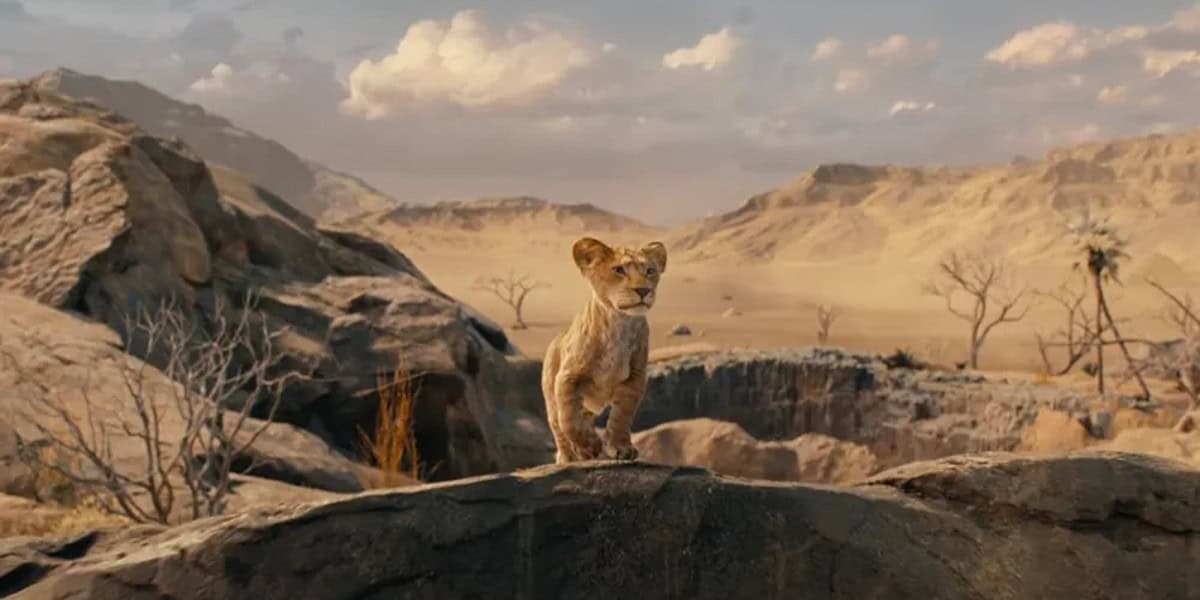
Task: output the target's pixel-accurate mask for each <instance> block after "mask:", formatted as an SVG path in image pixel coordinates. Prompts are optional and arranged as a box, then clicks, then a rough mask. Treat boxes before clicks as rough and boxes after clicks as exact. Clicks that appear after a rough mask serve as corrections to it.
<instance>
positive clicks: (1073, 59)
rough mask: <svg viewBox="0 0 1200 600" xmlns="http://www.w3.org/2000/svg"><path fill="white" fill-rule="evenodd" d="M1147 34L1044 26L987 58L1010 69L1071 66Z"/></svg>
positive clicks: (1129, 29) (1059, 23)
mask: <svg viewBox="0 0 1200 600" xmlns="http://www.w3.org/2000/svg"><path fill="white" fill-rule="evenodd" d="M1149 33H1150V31H1149V29H1148V28H1146V27H1121V28H1117V29H1112V30H1102V29H1094V28H1084V27H1080V26H1079V25H1076V24H1074V23H1071V22H1069V21H1057V22H1054V23H1043V24H1041V25H1038V26H1036V27H1033V28H1031V29H1026V30H1025V31H1021V32H1018V33H1017V34H1016V35H1014V36H1012V37H1011V38H1009V39H1008V41H1006V42H1004V44H1002V45H1000V47H998V48H996V49H994V50H992V51H991V52H988V54H987V59H988V60H989V61H991V62H993V63H996V64H999V65H1004V66H1006V67H1009V68H1012V69H1016V68H1022V67H1047V66H1053V65H1064V64H1072V63H1078V62H1081V61H1083V60H1085V59H1087V58H1088V57H1090V56H1092V55H1093V54H1094V53H1096V52H1098V51H1100V50H1103V49H1106V48H1110V47H1113V46H1116V45H1119V44H1121V43H1123V42H1129V41H1134V40H1141V39H1144V38H1146V36H1147V35H1149Z"/></svg>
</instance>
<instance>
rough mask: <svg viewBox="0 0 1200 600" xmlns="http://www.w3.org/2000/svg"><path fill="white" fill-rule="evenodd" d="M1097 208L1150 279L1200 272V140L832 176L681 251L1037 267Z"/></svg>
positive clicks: (684, 255)
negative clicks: (989, 251) (973, 258)
mask: <svg viewBox="0 0 1200 600" xmlns="http://www.w3.org/2000/svg"><path fill="white" fill-rule="evenodd" d="M1089 206H1090V207H1092V208H1093V209H1094V210H1095V211H1098V212H1100V213H1103V214H1105V215H1107V216H1109V217H1111V219H1112V221H1113V222H1114V223H1115V224H1116V225H1118V226H1119V227H1121V228H1122V230H1123V232H1124V233H1125V234H1126V235H1128V236H1130V237H1131V238H1132V240H1131V244H1132V249H1133V250H1134V258H1135V260H1136V259H1141V260H1143V261H1145V262H1146V264H1145V265H1144V268H1145V269H1147V270H1149V271H1154V272H1166V271H1171V270H1173V269H1174V268H1175V266H1177V265H1178V264H1183V265H1186V266H1187V267H1188V269H1189V270H1194V267H1191V264H1192V262H1193V261H1194V257H1195V252H1196V249H1197V248H1198V247H1200V242H1198V241H1197V240H1198V239H1200V238H1198V237H1197V235H1198V234H1197V233H1196V232H1197V231H1200V131H1194V132H1188V133H1182V134H1178V135H1170V136H1165V135H1153V136H1147V137H1140V138H1134V139H1125V140H1118V141H1113V142H1107V143H1097V144H1087V145H1081V146H1076V147H1071V148H1063V149H1058V150H1053V151H1051V152H1049V153H1048V154H1047V155H1046V157H1045V158H1044V159H1042V160H1040V161H1013V162H1012V163H1011V164H1008V165H1003V166H994V167H978V168H905V167H892V166H862V165H854V164H830V165H824V166H820V167H818V168H816V169H815V170H813V171H812V172H810V173H807V174H805V175H804V176H803V177H801V178H800V179H798V180H796V181H794V182H792V183H790V184H788V185H785V186H783V187H781V188H779V189H777V190H774V191H771V192H768V193H764V194H760V195H757V196H754V197H752V198H750V199H749V200H747V201H746V202H745V203H744V204H743V205H742V206H741V207H739V208H737V209H736V210H734V211H731V212H729V213H726V214H723V215H719V216H715V217H711V218H708V219H704V220H701V221H698V222H695V223H692V224H690V225H688V226H685V227H684V228H682V229H681V230H679V231H677V232H675V233H674V234H673V235H672V237H671V243H670V245H671V247H672V249H673V251H674V252H675V255H676V256H677V257H678V258H679V259H680V260H691V261H707V260H714V259H729V260H734V261H739V262H751V263H763V262H772V261H784V262H797V263H804V262H807V263H823V262H837V261H851V262H870V263H878V262H884V263H886V262H895V261H928V260H930V259H933V258H936V257H937V256H938V255H940V254H941V253H944V252H946V251H947V250H950V249H952V248H955V247H963V246H980V245H987V246H991V247H995V248H999V249H1002V250H1003V251H1004V252H1005V253H1006V254H1007V255H1008V256H1010V257H1012V258H1013V259H1014V260H1016V261H1018V262H1029V261H1034V260H1044V259H1046V258H1047V257H1053V256H1062V255H1063V254H1064V253H1065V252H1068V251H1069V245H1068V244H1066V243H1065V241H1066V240H1065V239H1064V235H1063V224H1064V223H1065V222H1066V221H1068V220H1069V219H1071V218H1073V217H1075V216H1076V215H1078V214H1079V213H1080V212H1081V211H1082V210H1083V209H1085V208H1086V207H1089ZM1173 263H1174V264H1175V266H1173ZM1134 266H1135V267H1137V266H1138V265H1136V264H1135V265H1134Z"/></svg>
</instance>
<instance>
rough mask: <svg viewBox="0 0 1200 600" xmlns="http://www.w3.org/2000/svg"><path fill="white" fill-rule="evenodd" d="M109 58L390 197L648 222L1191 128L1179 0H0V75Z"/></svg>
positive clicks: (1197, 29)
mask: <svg viewBox="0 0 1200 600" xmlns="http://www.w3.org/2000/svg"><path fill="white" fill-rule="evenodd" d="M58 66H64V67H68V68H71V69H74V70H77V71H81V72H85V73H90V74H96V75H102V76H105V77H111V78H119V79H135V80H138V81H141V82H142V83H145V84H147V85H150V86H151V87H154V88H156V89H158V90H160V91H162V92H164V93H166V94H168V95H171V96H173V97H176V98H179V99H182V100H186V101H188V102H194V103H197V104H200V105H202V106H204V107H205V108H206V109H208V110H210V111H211V112H215V113H218V114H221V115H223V116H225V117H228V118H230V119H231V120H232V121H234V122H235V123H236V124H237V125H238V126H240V127H243V128H245V129H250V130H252V131H255V132H257V133H259V134H261V135H263V136H266V137H270V138H273V139H276V140H278V141H280V142H281V143H283V144H284V145H286V146H288V147H289V148H291V149H292V150H294V151H296V152H297V153H298V154H300V155H302V156H304V157H305V158H308V159H311V160H314V161H317V162H320V163H323V164H326V165H329V166H330V167H333V168H336V169H340V170H345V171H348V172H350V173H353V174H355V175H358V176H360V177H362V178H364V179H365V180H367V181H368V182H370V183H372V184H373V185H375V186H376V187H379V188H380V189H382V190H383V191H385V192H387V193H389V194H391V195H393V196H394V197H396V198H397V199H398V200H400V201H404V202H417V203H427V202H435V201H441V200H464V199H470V198H476V197H485V196H510V195H531V196H538V197H543V198H546V199H549V200H553V201H556V202H565V203H574V202H590V203H593V204H596V205H598V206H601V207H604V208H608V209H611V210H616V211H620V212H623V213H626V214H629V215H631V216H634V217H639V218H642V219H645V220H647V221H649V222H653V223H659V224H664V225H674V224H678V223H680V222H683V221H686V220H690V219H693V218H696V217H701V216H705V215H708V214H713V213H715V212H720V211H725V210H729V209H731V208H733V207H735V206H737V205H738V204H740V203H741V202H742V201H743V200H744V199H745V198H747V197H749V196H751V195H753V194H756V193H759V192H762V191H765V190H768V189H771V188H774V187H777V186H779V185H781V184H783V183H786V182H787V181H789V180H792V179H795V178H797V177H799V176H801V175H802V174H803V173H804V172H805V171H806V170H809V169H812V168H814V167H815V166H817V165H819V164H822V163H828V162H836V161H851V162H860V163H892V164H974V163H992V162H1007V161H1009V160H1011V159H1013V158H1014V157H1016V156H1039V155H1041V154H1042V153H1044V152H1045V151H1046V150H1048V149H1050V148H1053V147H1058V146H1063V145H1070V144H1075V143H1079V142H1084V141H1091V140H1098V139H1107V138H1113V137H1119V136H1129V135H1144V134H1148V133H1168V132H1171V131H1178V130H1184V129H1189V128H1195V127H1197V126H1200V125H1198V121H1200V111H1197V110H1195V109H1194V107H1193V105H1194V103H1195V98H1198V97H1200V5H1198V4H1196V3H1195V2H1193V1H1191V0H1187V1H1169V0H1138V1H1137V2H1134V1H1132V0H1003V1H1001V0H843V1H841V2H837V3H834V2H831V1H829V0H825V1H820V2H817V1H806V0H745V1H737V0H734V1H726V2H719V1H716V0H605V1H603V2H600V1H596V0H564V1H560V2H539V1H533V0H490V1H489V0H475V1H473V2H462V1H458V0H438V1H425V2H415V1H406V0H340V1H335V0H327V1H319V0H0V77H24V76H30V75H34V74H37V73H39V72H41V71H44V70H46V69H49V68H54V67H58Z"/></svg>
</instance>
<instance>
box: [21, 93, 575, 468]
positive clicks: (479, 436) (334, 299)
mask: <svg viewBox="0 0 1200 600" xmlns="http://www.w3.org/2000/svg"><path fill="white" fill-rule="evenodd" d="M43 83H44V82H39V81H36V80H35V81H24V82H23V81H5V82H0V290H8V291H11V292H15V293H19V294H21V295H24V296H27V297H30V298H34V299H37V300H38V301H40V302H42V303H44V304H46V305H49V306H52V307H55V308H60V309H65V310H71V311H74V312H76V313H78V314H80V315H82V316H84V317H86V318H88V319H91V320H94V321H98V322H100V323H104V324H107V325H109V326H110V327H111V328H113V329H114V330H116V331H123V324H124V321H125V318H126V317H127V316H128V315H132V314H135V313H136V312H137V311H139V310H141V309H144V308H146V307H154V306H157V305H158V304H159V303H160V302H165V301H171V302H174V303H175V304H176V305H178V306H181V307H182V308H183V309H184V310H185V311H186V312H187V313H188V314H189V315H190V316H191V317H192V318H194V319H195V321H196V322H199V323H211V322H213V321H214V317H215V312H216V311H217V310H218V307H222V310H225V311H227V312H232V313H236V311H239V310H242V309H244V308H251V309H253V310H254V311H255V313H254V315H255V318H256V319H261V320H263V321H265V323H266V325H267V326H268V327H271V328H273V329H286V330H287V331H288V335H287V336H286V337H285V338H284V340H285V347H284V348H283V349H284V350H285V351H286V352H287V353H288V354H289V355H290V356H292V357H293V363H291V364H290V366H294V367H296V368H300V369H303V370H305V371H312V372H313V377H311V378H310V379H308V380H307V381H305V382H303V383H302V384H299V385H294V386H293V387H292V388H291V389H290V390H289V392H288V394H287V396H286V397H285V399H284V403H283V405H282V406H281V408H280V412H279V418H280V419H282V420H284V421H286V422H289V423H292V424H295V425H298V426H300V427H303V428H305V429H307V430H309V431H312V432H314V433H317V434H318V435H320V436H322V437H323V438H324V439H325V440H326V441H328V442H329V443H331V444H333V445H334V446H336V447H338V448H341V449H342V450H345V451H348V452H358V451H359V443H360V431H363V430H367V431H369V430H371V428H372V425H373V421H374V417H375V414H376V413H377V406H378V403H377V400H376V393H375V388H376V377H377V375H378V373H380V372H391V371H393V370H394V369H395V368H396V367H397V366H401V365H403V366H405V367H407V368H408V369H409V370H410V372H412V373H414V374H415V375H416V382H415V386H416V388H417V389H418V390H419V394H418V397H417V406H416V428H417V438H418V439H417V442H418V449H419V451H420V453H421V455H422V456H423V458H424V459H425V462H427V463H428V464H429V465H431V466H435V467H436V468H434V469H433V470H432V471H431V476H432V477H434V478H451V477H460V476H464V475H473V474H478V473H486V472H494V471H496V470H498V469H512V468H514V467H519V466H525V465H530V464H539V463H542V462H545V461H547V460H549V459H550V457H552V456H553V449H552V444H551V443H550V441H549V435H548V432H546V431H545V427H544V426H543V427H542V428H541V429H538V427H537V426H536V421H537V419H536V417H535V416H534V415H535V414H536V413H534V414H530V413H527V412H526V411H525V410H524V409H523V408H521V407H524V406H536V405H537V404H538V402H536V401H534V400H536V398H537V396H538V393H539V392H538V388H537V384H536V380H531V379H530V378H529V377H528V376H527V375H526V373H527V371H528V369H527V368H525V367H524V366H523V365H522V364H521V363H523V362H524V359H522V358H521V357H520V356H519V353H518V352H517V351H516V349H515V348H513V347H512V345H511V344H510V343H509V342H508V339H507V338H506V337H505V335H504V333H503V331H502V330H501V329H500V328H499V327H497V326H496V325H495V324H493V323H490V322H489V321H487V320H486V319H484V318H483V317H481V316H480V315H478V314H477V313H475V312H474V311H472V310H471V309H469V308H468V307H465V306H463V305H462V304H460V303H458V302H457V301H455V300H454V299H453V298H450V297H449V296H447V295H446V294H444V293H443V292H441V291H440V290H439V289H437V287H435V286H434V285H433V284H432V283H431V282H430V280H429V279H428V278H427V277H426V276H425V275H424V274H423V273H421V272H420V271H419V270H418V269H417V268H416V267H415V266H414V265H413V264H412V262H411V261H409V260H408V259H407V258H406V257H405V256H404V255H403V254H401V253H400V252H398V251H396V250H395V249H393V248H391V247H388V246H386V245H384V244H380V243H377V242H375V241H373V240H370V239H367V238H364V237H361V236H358V235H355V234H352V233H349V232H341V231H329V230H322V229H320V228H318V227H316V226H315V225H314V223H313V221H312V219H310V218H309V217H307V216H305V215H304V214H303V213H301V212H300V211H298V210H296V209H294V208H293V207H291V206H290V205H289V204H288V203H287V202H285V201H284V200H283V199H281V198H279V197H277V196H275V195H274V194H272V193H270V192H269V191H267V190H265V189H263V188H261V187H259V186H257V185H256V184H255V183H254V182H253V181H251V180H249V179H248V178H246V177H245V176H243V175H241V174H239V173H237V172H235V171H231V170H229V169H225V168H219V169H214V170H210V169H209V168H208V167H207V165H206V164H205V163H204V162H203V161H202V160H200V159H199V158H198V157H197V156H195V155H194V154H193V153H192V152H191V151H190V150H189V149H188V148H187V147H186V146H184V145H182V144H181V143H179V142H178V141H175V140H166V139H161V138H157V137H153V136H150V135H147V134H145V133H144V132H142V131H141V130H140V129H139V128H138V127H137V126H135V125H134V124H132V123H131V122H129V121H126V120H125V119H123V118H122V117H120V116H118V115H115V114H113V113H111V112H109V111H108V110H105V109H103V108H101V107H98V106H96V105H93V104H90V103H87V102H84V101H79V100H75V99H71V98H67V97H64V96H61V95H59V94H58V93H57V92H55V91H53V90H52V89H50V88H48V87H47V86H45V85H43ZM214 171H215V175H214ZM251 293H252V294H253V295H254V296H255V297H256V298H257V303H256V304H255V305H253V306H249V307H247V306H244V304H245V302H244V301H245V299H246V298H247V296H248V295H249V294H251ZM130 347H134V346H133V345H130ZM146 358H148V359H150V360H151V361H152V362H153V358H154V357H146ZM531 396H532V397H533V398H534V400H530V399H528V398H529V397H531ZM514 435H515V436H517V437H512V436H514Z"/></svg>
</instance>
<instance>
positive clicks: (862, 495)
mask: <svg viewBox="0 0 1200 600" xmlns="http://www.w3.org/2000/svg"><path fill="white" fill-rule="evenodd" d="M1197 542H1200V472H1198V471H1196V470H1192V469H1190V468H1187V467H1184V466H1181V465H1180V464H1179V463H1175V462H1172V461H1164V460H1161V459H1153V458H1149V457H1142V456H1137V455H1125V454H1117V453H1091V452H1089V453H1077V454H1071V455H1065V456H1057V457H1048V458H1037V459H1031V458H1022V457H1017V456H1013V455H1006V454H994V455H983V456H975V457H958V458H952V459H945V460H941V461H937V462H932V463H922V464H914V465H910V466H907V467H903V468H900V469H896V470H893V471H889V472H886V473H883V474H880V475H879V476H877V477H875V478H873V479H871V480H869V481H867V482H864V483H863V484H861V485H858V486H855V487H851V488H830V487H809V486H806V485H803V484H780V483H754V482H747V481H742V480H733V479H723V478H719V477H714V476H712V475H711V474H709V473H707V472H705V471H702V470H698V469H684V468H668V467H661V466H652V465H646V464H630V463H625V464H617V463H584V464H581V465H575V466H569V467H544V468H540V469H537V470H533V471H527V472H522V473H516V474H511V475H502V476H489V477H484V478H478V479H472V480H468V481H461V482H454V483H450V484H437V485H431V486H422V487H420V488H411V489H410V490H407V491H399V492H389V493H375V494H364V495H361V496H356V497H352V498H348V499H344V500H339V501H335V502H329V503H323V504H316V505H297V506H281V507H277V508H274V509H257V510H252V511H250V512H248V513H246V514H243V515H238V516H230V517H220V518H216V519H209V520H203V521H198V522H194V523H191V524H188V525H184V526H180V527H178V528H175V529H171V530H167V531H157V530H146V529H143V530H137V531H127V532H122V533H119V534H103V535H91V536H83V537H79V538H74V539H64V540H36V541H35V540H15V541H14V540H10V541H8V542H5V543H4V546H5V547H4V548H3V549H2V552H0V555H3V556H4V559H3V562H0V568H2V569H3V570H0V586H2V589H0V592H8V593H13V594H14V595H13V597H14V598H21V599H31V600H40V599H49V598H54V599H57V600H69V599H73V598H79V599H83V598H89V599H92V600H107V599H117V598H121V599H124V600H140V599H143V598H145V599H149V598H174V599H177V600H186V599H191V598H195V599H197V600H199V599H208V598H226V599H229V600H237V599H240V598H247V599H253V600H263V599H267V598H307V599H312V600H320V599H323V598H561V599H564V600H569V599H574V598H601V597H603V598H618V597H637V598H642V599H645V600H654V599H657V598H664V599H665V598H696V599H714V600H715V599H720V600H732V599H740V598H746V599H754V600H758V599H760V598H842V599H853V600H864V599H871V598H879V599H883V598H887V599H904V598H914V599H922V600H924V599H927V598H947V599H948V598H978V599H984V598H987V599H992V598H998V599H1013V600H1017V599H1020V600H1031V599H1039V598H1047V599H1058V598H1081V599H1092V598H1121V599H1122V600H1137V599H1146V600H1149V599H1155V600H1160V599H1184V598H1194V597H1195V596H1196V591H1197V590H1200V569H1198V568H1197V567H1200V554H1198V553H1197V550H1196V549H1197V547H1200V546H1198V544H1197Z"/></svg>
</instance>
